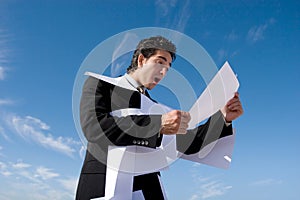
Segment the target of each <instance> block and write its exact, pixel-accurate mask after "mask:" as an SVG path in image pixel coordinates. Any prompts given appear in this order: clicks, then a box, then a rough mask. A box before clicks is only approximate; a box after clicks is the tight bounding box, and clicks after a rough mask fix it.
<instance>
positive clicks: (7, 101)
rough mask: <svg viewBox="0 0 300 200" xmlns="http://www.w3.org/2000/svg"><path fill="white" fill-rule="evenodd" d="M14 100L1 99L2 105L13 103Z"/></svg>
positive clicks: (0, 103)
mask: <svg viewBox="0 0 300 200" xmlns="http://www.w3.org/2000/svg"><path fill="white" fill-rule="evenodd" d="M0 80H1V69H0ZM13 103H14V102H13V101H11V100H9V99H0V106H2V105H11V104H13Z"/></svg>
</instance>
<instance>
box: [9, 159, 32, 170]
mask: <svg viewBox="0 0 300 200" xmlns="http://www.w3.org/2000/svg"><path fill="white" fill-rule="evenodd" d="M12 167H13V168H14V169H24V168H28V167H31V165H30V164H28V163H24V162H22V161H19V162H17V163H14V164H12Z"/></svg>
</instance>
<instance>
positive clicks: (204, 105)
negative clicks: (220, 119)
mask: <svg viewBox="0 0 300 200" xmlns="http://www.w3.org/2000/svg"><path fill="white" fill-rule="evenodd" d="M238 88H239V82H238V80H237V78H236V76H235V74H234V72H233V71H232V69H231V68H230V65H229V64H228V62H225V64H224V65H223V67H222V68H221V69H220V70H219V71H218V73H217V74H216V75H215V77H214V78H213V79H212V81H211V82H210V83H209V84H208V86H207V87H206V89H205V90H204V91H203V93H202V94H201V96H200V97H199V98H198V99H197V101H196V102H195V104H194V105H193V106H192V108H191V109H190V110H189V113H190V115H191V121H190V122H189V129H192V128H195V127H196V125H197V124H199V123H200V122H202V121H203V120H205V119H207V118H208V117H210V116H211V115H212V114H214V113H216V112H217V111H218V110H220V109H221V108H223V107H224V106H225V105H226V103H227V102H228V101H229V99H231V98H232V97H233V96H234V93H235V92H236V91H237V90H238Z"/></svg>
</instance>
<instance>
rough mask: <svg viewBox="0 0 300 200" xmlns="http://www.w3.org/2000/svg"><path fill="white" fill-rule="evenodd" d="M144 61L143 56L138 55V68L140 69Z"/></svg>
mask: <svg viewBox="0 0 300 200" xmlns="http://www.w3.org/2000/svg"><path fill="white" fill-rule="evenodd" d="M144 61H145V57H144V56H143V54H140V55H139V57H138V62H137V64H138V67H142V66H143V64H144Z"/></svg>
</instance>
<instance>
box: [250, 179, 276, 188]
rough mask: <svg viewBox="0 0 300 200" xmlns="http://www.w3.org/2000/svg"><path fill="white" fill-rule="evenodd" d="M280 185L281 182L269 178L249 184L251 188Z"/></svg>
mask: <svg viewBox="0 0 300 200" xmlns="http://www.w3.org/2000/svg"><path fill="white" fill-rule="evenodd" d="M281 183H282V181H281V180H275V179H272V178H269V179H263V180H258V181H255V182H253V183H251V184H250V185H252V186H269V185H278V184H281Z"/></svg>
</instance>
